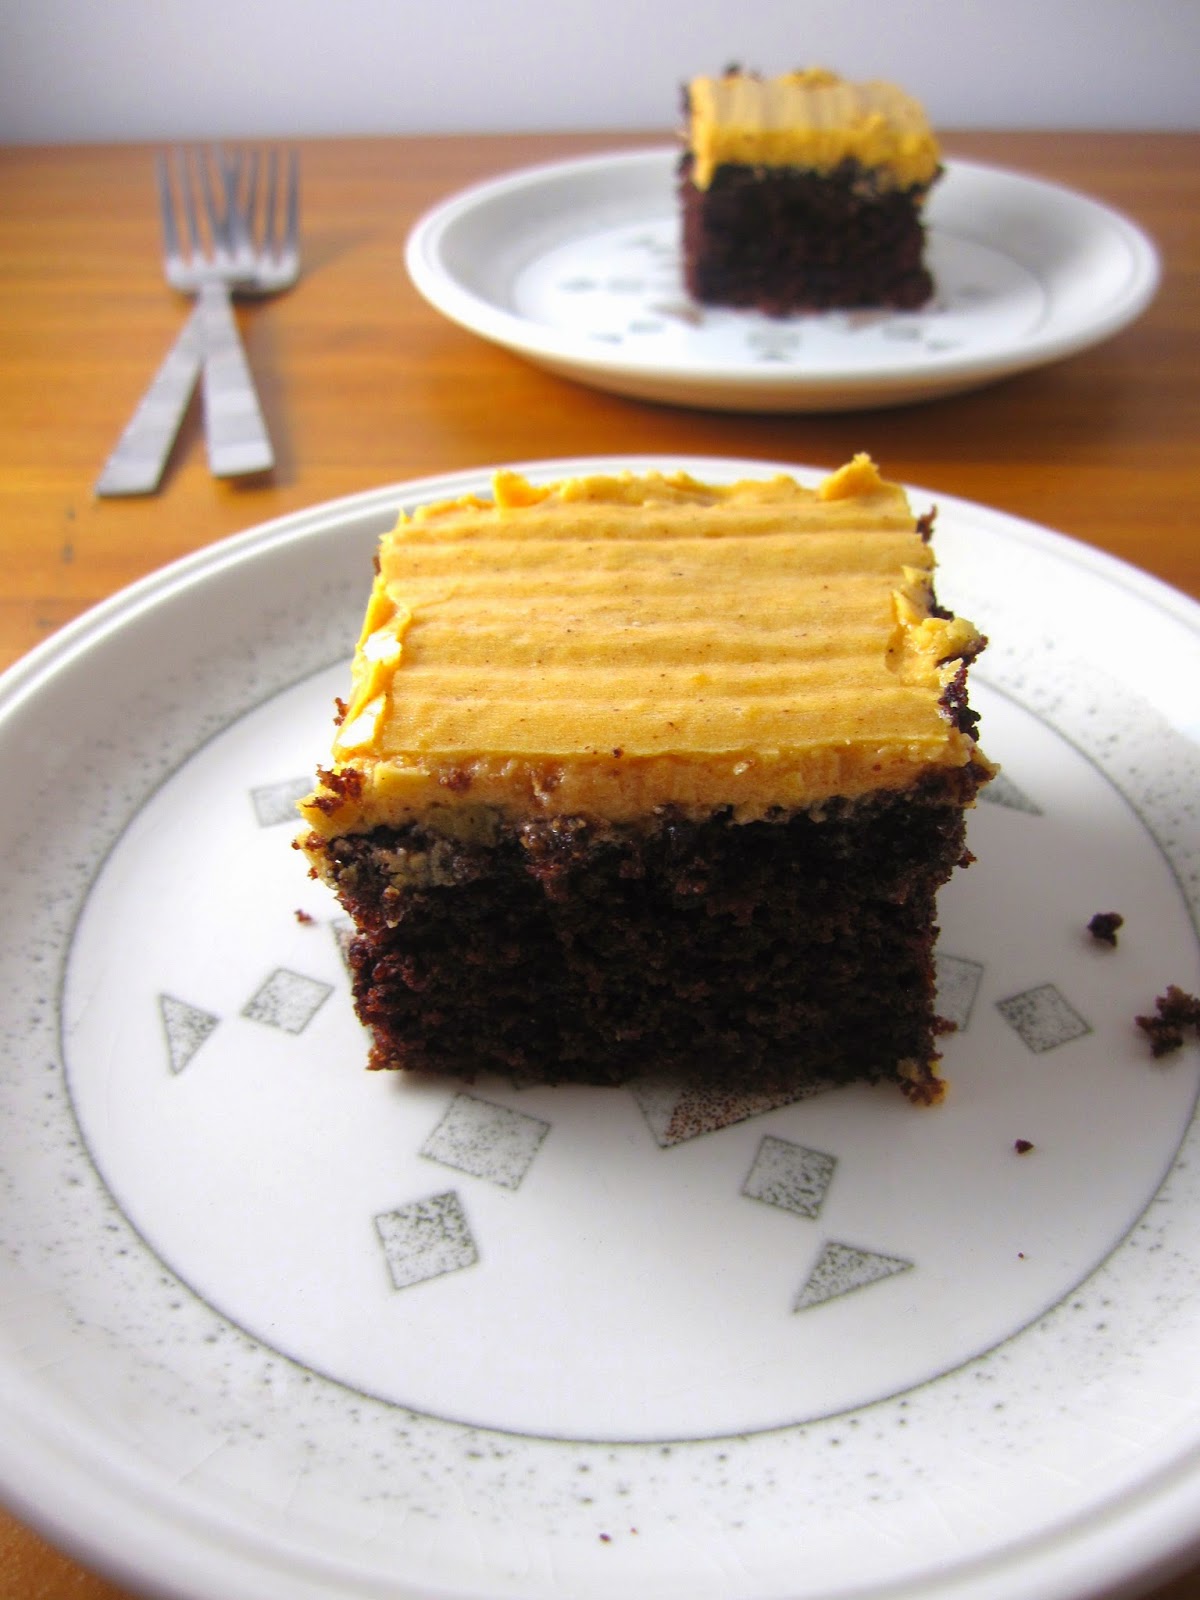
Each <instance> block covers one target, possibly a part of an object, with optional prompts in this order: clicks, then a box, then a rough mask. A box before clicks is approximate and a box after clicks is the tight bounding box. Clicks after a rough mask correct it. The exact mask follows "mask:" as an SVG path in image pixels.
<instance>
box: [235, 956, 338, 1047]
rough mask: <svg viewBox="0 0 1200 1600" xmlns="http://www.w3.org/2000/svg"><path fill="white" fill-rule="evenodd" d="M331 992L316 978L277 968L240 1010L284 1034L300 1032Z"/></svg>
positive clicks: (251, 1019) (245, 1015)
mask: <svg viewBox="0 0 1200 1600" xmlns="http://www.w3.org/2000/svg"><path fill="white" fill-rule="evenodd" d="M332 993H333V989H332V987H331V986H330V985H329V984H327V983H322V982H321V981H320V980H319V979H318V978H306V977H305V976H304V974H303V973H301V972H289V971H288V969H287V968H286V967H277V968H276V969H275V971H274V972H273V973H272V974H271V976H270V977H269V978H268V979H267V980H266V982H265V983H264V984H263V985H262V986H261V988H260V989H259V990H258V992H257V993H256V994H254V995H253V996H252V997H251V998H250V999H249V1000H248V1001H247V1002H246V1004H245V1005H244V1006H243V1007H242V1015H243V1016H244V1017H249V1019H250V1021H251V1022H262V1023H265V1024H266V1026H267V1027H268V1028H282V1030H283V1031H284V1033H303V1032H304V1030H305V1028H307V1027H308V1025H309V1023H310V1022H311V1021H312V1019H313V1018H314V1017H315V1016H316V1014H317V1012H318V1011H319V1010H320V1009H321V1007H322V1006H323V1005H324V1004H325V1002H326V1000H328V998H329V996H330V995H331V994H332Z"/></svg>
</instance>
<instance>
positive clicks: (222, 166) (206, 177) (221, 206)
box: [196, 145, 235, 250]
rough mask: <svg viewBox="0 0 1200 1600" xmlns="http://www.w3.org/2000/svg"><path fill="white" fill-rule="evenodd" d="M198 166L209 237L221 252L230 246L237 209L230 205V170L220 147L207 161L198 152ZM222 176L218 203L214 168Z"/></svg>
mask: <svg viewBox="0 0 1200 1600" xmlns="http://www.w3.org/2000/svg"><path fill="white" fill-rule="evenodd" d="M196 165H197V166H198V167H199V169H200V192H201V194H202V195H203V197H204V215H205V217H206V218H207V220H208V231H209V236H210V238H211V240H212V243H213V247H214V248H215V249H216V250H220V249H221V248H222V247H224V246H226V245H228V244H229V242H230V239H229V231H230V225H231V219H232V214H233V211H234V209H235V208H233V207H231V206H230V204H229V169H228V165H227V163H226V160H225V154H224V152H223V151H222V149H221V147H220V145H215V146H214V147H213V151H212V156H211V158H209V159H206V157H205V155H204V152H203V151H200V150H198V151H197V152H196ZM214 165H215V166H216V169H217V171H218V172H219V173H220V174H221V201H220V202H218V200H217V194H216V190H215V188H214V186H213V166H214Z"/></svg>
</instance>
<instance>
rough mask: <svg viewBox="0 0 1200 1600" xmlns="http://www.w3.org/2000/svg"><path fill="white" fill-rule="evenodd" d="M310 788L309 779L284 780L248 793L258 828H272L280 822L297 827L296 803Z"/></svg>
mask: <svg viewBox="0 0 1200 1600" xmlns="http://www.w3.org/2000/svg"><path fill="white" fill-rule="evenodd" d="M311 788H312V779H311V778H285V779H284V780H283V782H282V783H265V784H263V785H261V787H259V788H257V789H251V791H250V803H251V805H252V806H253V807H254V815H255V816H256V817H257V818H258V825H259V827H260V828H274V827H277V826H278V825H279V823H281V822H294V823H296V825H297V826H299V822H300V819H299V817H298V816H297V815H296V802H297V801H298V800H303V799H304V796H305V795H306V794H308V792H309V790H310V789H311Z"/></svg>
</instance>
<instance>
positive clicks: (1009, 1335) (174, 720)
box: [0, 461, 1200, 1600]
mask: <svg viewBox="0 0 1200 1600" xmlns="http://www.w3.org/2000/svg"><path fill="white" fill-rule="evenodd" d="M622 464H630V465H640V464H644V463H636V462H635V463H622ZM653 464H655V465H660V466H661V465H669V464H681V465H684V466H687V467H690V468H691V470H693V471H696V472H699V473H701V474H708V475H711V476H713V477H717V478H724V477H728V476H732V475H734V474H736V473H738V472H739V471H740V472H742V473H744V472H746V471H751V472H753V471H756V470H762V469H763V464H762V463H744V462H743V463H735V462H728V461H717V462H710V461H703V462H695V461H693V462H682V463H663V462H661V461H659V462H655V463H653ZM583 465H586V464H581V463H578V462H571V463H543V464H541V465H539V466H536V467H535V468H534V469H533V470H534V471H535V472H536V473H537V474H538V475H557V474H559V473H561V472H563V471H577V470H580V468H581V466H583ZM607 465H612V463H607ZM487 484H488V475H487V474H485V473H483V472H472V473H461V474H457V475H455V476H453V477H447V478H442V479H437V480H426V481H424V482H422V483H418V484H410V485H406V486H403V487H399V488H396V489H389V490H381V491H376V492H373V493H371V494H367V495H364V496H362V497H358V498H355V499H350V500H346V501H342V502H340V503H337V504H334V505H331V506H325V507H319V508H317V509H316V510H313V511H310V512H307V513H303V514H300V515H297V516H293V517H289V518H286V519H284V520H282V521H280V522H277V523H273V524H271V525H268V526H266V527H264V528H261V529H258V530H256V531H253V532H251V533H248V534H245V535H243V536H241V537H239V538H236V539H233V540H230V541H228V542H226V543H223V544H219V545H216V546H214V547H212V548H211V549H208V550H205V551H202V552H201V553H199V554H197V555H195V556H193V557H191V558H189V559H188V560H186V561H184V562H182V563H180V564H178V565H176V566H173V567H170V568H167V569H166V570H164V571H163V572H161V573H159V574H157V575H156V576H154V577H152V578H150V579H148V580H147V581H145V582H143V583H141V584H139V585H137V586H136V587H134V588H132V589H130V590H128V591H126V592H125V593H123V594H120V595H118V596H117V597H116V598H115V599H113V600H111V601H109V602H107V603H106V604H104V605H102V606H100V607H99V608H98V609H96V610H95V611H93V612H92V613H91V614H90V615H88V616H86V617H84V618H83V619H81V620H80V621H79V622H78V623H76V624H74V625H73V626H71V627H68V628H67V629H65V630H64V631H63V632H62V633H61V634H60V635H58V636H57V637H56V638H55V639H54V640H52V641H50V642H49V643H48V644H47V645H45V646H44V647H42V648H41V649H39V650H37V651H35V652H34V653H33V654H32V655H31V656H29V657H28V658H27V659H26V660H25V661H24V662H22V663H20V664H18V665H17V666H16V667H15V668H14V669H12V670H11V671H10V672H9V673H8V675H7V676H6V677H5V678H4V679H3V681H2V682H0V756H2V760H3V770H4V774H5V782H4V785H3V792H2V802H0V803H2V805H3V816H4V826H3V841H4V846H3V848H4V856H3V863H2V867H0V874H2V876H0V883H2V885H3V896H4V907H5V916H4V920H3V929H2V933H0V939H2V941H3V943H2V947H0V1008H2V1011H0V1018H2V1026H0V1106H2V1116H3V1120H2V1121H0V1486H2V1488H3V1494H4V1496H5V1498H7V1499H8V1500H9V1502H10V1503H11V1504H12V1505H13V1506H14V1508H15V1509H16V1510H17V1511H18V1512H19V1513H20V1514H22V1515H24V1516H25V1517H27V1518H29V1519H30V1520H32V1521H33V1522H35V1523H36V1524H38V1525H40V1526H41V1527H43V1528H44V1529H46V1530H47V1531H48V1532H49V1533H50V1534H51V1535H52V1536H53V1537H55V1538H57V1539H59V1540H60V1541H62V1542H64V1543H65V1544H67V1545H68V1547H70V1548H71V1549H73V1550H74V1551H75V1552H76V1553H77V1554H78V1555H79V1556H80V1557H81V1558H82V1559H84V1560H85V1561H88V1562H92V1563H95V1564H98V1565H100V1566H102V1567H103V1568H105V1569H106V1570H108V1571H110V1572H113V1573H115V1574H116V1575H117V1576H119V1577H121V1578H124V1579H125V1580H126V1581H127V1582H130V1583H136V1584H139V1585H143V1586H145V1587H147V1588H149V1589H151V1590H153V1591H154V1592H161V1593H163V1594H170V1595H171V1596H174V1597H194V1600H212V1596H214V1595H220V1596H221V1597H222V1600H306V1597H312V1600H317V1597H320V1600H333V1597H334V1596H338V1597H346V1596H361V1597H380V1600H382V1597H384V1596H388V1597H392V1600H414V1597H416V1596H422V1597H428V1596H430V1595H432V1594H434V1593H436V1594H438V1595H442V1596H454V1597H460V1600H461V1597H475V1600H478V1597H487V1600H500V1597H508V1600H512V1597H520V1600H627V1597H636V1600H668V1597H670V1600H817V1597H821V1600H828V1597H831V1596H843V1595H850V1594H853V1595H854V1596H856V1597H857V1600H887V1597H895V1600H899V1597H911V1600H916V1597H920V1600H981V1597H1004V1600H1018V1597H1019V1600H1038V1597H1052V1596H1053V1597H1067V1596H1072V1597H1075V1596H1080V1597H1081V1596H1084V1595H1087V1596H1089V1597H1092V1596H1096V1595H1099V1594H1102V1593H1104V1592H1106V1591H1107V1590H1108V1589H1109V1588H1116V1587H1118V1586H1120V1585H1123V1584H1128V1583H1131V1582H1136V1581H1141V1580H1144V1579H1145V1578H1147V1577H1148V1576H1149V1575H1150V1574H1152V1573H1156V1572H1158V1571H1159V1570H1162V1569H1164V1568H1165V1567H1166V1566H1169V1565H1171V1564H1172V1563H1176V1562H1179V1561H1181V1560H1183V1559H1185V1558H1187V1557H1188V1556H1189V1554H1190V1553H1191V1550H1192V1547H1193V1543H1194V1541H1195V1537H1196V1529H1197V1527H1200V1388H1198V1387H1197V1384H1196V1381H1195V1379H1196V1350H1197V1347H1198V1344H1200V1123H1198V1121H1197V1118H1196V1097H1197V1084H1198V1063H1197V1054H1198V1053H1197V1050H1196V1048H1195V1046H1194V1045H1189V1046H1188V1047H1187V1048H1186V1049H1185V1050H1184V1051H1183V1052H1181V1053H1180V1054H1178V1055H1176V1056H1172V1057H1167V1058H1165V1059H1164V1060H1163V1061H1162V1062H1159V1063H1155V1062H1153V1061H1152V1060H1151V1059H1150V1056H1149V1053H1148V1050H1147V1047H1146V1043H1145V1040H1144V1039H1143V1038H1142V1036H1141V1035H1140V1033H1139V1032H1138V1030H1137V1029H1136V1027H1135V1026H1134V1024H1133V1018H1134V1016H1135V1015H1136V1014H1138V1013H1140V1012H1145V1011H1147V1010H1149V1009H1150V1008H1151V1007H1152V1005H1153V1001H1154V997H1155V996H1156V995H1157V994H1159V993H1161V992H1162V991H1163V989H1164V988H1165V986H1166V984H1168V983H1170V982H1175V983H1179V984H1181V985H1182V986H1184V987H1185V988H1191V989H1193V990H1194V989H1195V988H1196V980H1197V934H1196V913H1197V907H1198V903H1200V870H1198V867H1200V830H1198V828H1197V822H1196V814H1195V803H1196V795H1197V794H1200V752H1198V744H1200V727H1197V725H1196V723H1195V721H1194V720H1190V719H1194V717H1195V706H1194V694H1193V692H1192V691H1193V688H1194V685H1195V683H1196V681H1197V677H1198V672H1200V615H1198V609H1197V607H1196V606H1195V605H1193V604H1192V603H1191V602H1190V601H1188V600H1186V599H1184V598H1183V597H1181V596H1180V595H1178V594H1176V593H1174V592H1173V591H1171V590H1168V589H1166V588H1164V587H1163V586H1161V585H1160V584H1158V583H1156V582H1154V581H1153V580H1151V579H1149V578H1147V577H1145V576H1144V575H1141V574H1139V573H1136V572H1134V571H1132V570H1131V569H1129V568H1126V567H1124V566H1122V565H1120V564H1118V563H1116V562H1114V561H1112V560H1111V559H1109V558H1107V557H1104V556H1101V555H1098V554H1096V553H1095V552H1093V551H1089V550H1087V549H1086V548H1083V547H1081V546H1079V545H1077V544H1074V543H1072V542H1071V541H1069V540H1066V539H1063V538H1061V537H1059V536H1057V535H1055V534H1052V533H1048V532H1046V531H1044V530H1041V529H1038V528H1035V527H1031V526H1029V525H1028V524H1025V523H1021V522H1017V521H1015V520H1014V519H1012V518H1009V517H1006V516H1003V515H1001V514H1000V513H998V512H995V511H989V510H985V509H982V508H980V507H978V506H973V505H969V504H966V503H963V502H956V501H951V500H946V499H944V498H942V499H941V509H940V515H939V531H938V546H939V551H940V555H941V560H942V570H941V578H940V589H941V593H942V596H943V598H944V599H945V600H946V601H947V602H948V603H950V604H952V605H954V606H956V607H957V608H959V609H960V610H962V611H963V612H965V613H966V614H967V615H970V616H972V617H974V618H977V619H978V620H979V621H980V622H981V623H982V624H983V625H984V626H985V627H986V628H987V630H988V632H989V634H990V636H991V641H992V642H991V645H990V647H989V650H988V653H987V654H986V656H985V657H984V658H983V661H982V662H981V663H980V665H979V666H978V668H977V669H976V674H975V691H974V699H975V701H976V703H977V704H978V705H979V707H980V708H981V709H982V711H983V714H984V729H985V737H986V746H987V748H988V749H989V751H990V752H991V753H992V754H993V755H994V756H995V757H996V758H998V759H999V760H1001V761H1002V762H1003V763H1004V768H1005V772H1004V776H1003V777H1002V778H1001V779H999V780H997V783H996V785H995V786H994V788H993V790H992V791H991V800H990V802H989V803H986V804H981V805H980V806H979V808H978V810H977V811H976V812H975V813H974V814H973V817H972V821H971V834H970V837H971V843H972V847H973V849H974V850H975V852H976V854H977V857H978V860H977V862H976V864H975V865H974V866H973V867H971V869H970V870H969V871H968V872H965V873H961V874H959V875H958V877H957V878H956V880H955V882H954V884H953V885H952V886H951V888H950V889H949V890H947V891H946V893H945V894H944V896H943V900H942V905H941V920H942V924H943V930H944V931H943V938H942V971H941V976H942V980H943V1003H944V1006H945V1008H946V1009H947V1010H948V1011H949V1012H950V1013H951V1014H953V1015H954V1016H955V1017H956V1018H957V1019H958V1021H959V1023H960V1029H959V1031H958V1033H956V1034H955V1035H953V1036H952V1037H951V1038H950V1039H949V1040H948V1042H947V1057H946V1068H947V1071H948V1075H949V1078H950V1080H951V1091H950V1095H949V1098H948V1100H947V1103H946V1104H945V1105H944V1106H943V1107H941V1108H940V1109H937V1110H935V1111H918V1110H915V1109H914V1108H912V1107H911V1106H909V1105H908V1103H907V1102H906V1101H904V1100H903V1098H902V1097H901V1096H900V1095H899V1094H898V1093H897V1092H895V1091H894V1090H889V1089H884V1088H881V1089H877V1090H868V1089H846V1090H841V1091H837V1092H831V1093H826V1094H822V1095H817V1096H812V1097H810V1098H808V1099H805V1100H802V1101H799V1102H796V1103H793V1104H789V1105H779V1106H775V1107H773V1108H769V1109H768V1108H764V1107H763V1106H761V1105H754V1104H749V1103H732V1104H730V1105H728V1106H726V1107H725V1108H724V1109H723V1110H721V1111H714V1109H713V1108H712V1106H711V1104H710V1105H708V1106H707V1107H697V1106H695V1105H689V1104H688V1103H687V1101H686V1098H684V1099H680V1098H679V1097H678V1096H675V1095H672V1094H669V1093H668V1092H666V1091H664V1090H663V1089H661V1088H658V1089H650V1088H646V1087H642V1088H640V1089H637V1090H634V1089H622V1090H595V1091H589V1090H580V1089H562V1090H526V1091H523V1092H517V1091H514V1090H513V1089H511V1088H510V1087H507V1086H506V1085H504V1084H501V1083H498V1082H494V1081H481V1082H479V1083H476V1084H475V1085H473V1086H469V1087H454V1086H450V1085H441V1084H436V1083H430V1082H407V1081H401V1080H399V1079H397V1078H395V1077H392V1076H389V1075H378V1074H368V1073H366V1072H365V1071H364V1070H363V1063H364V1058H365V1051H364V1041H363V1037H362V1035H361V1033H360V1031H359V1029H358V1026H357V1024H356V1023H355V1021H354V1019H353V1016H352V1013H351V1009H350V1004H349V998H348V990H347V983H346V980H345V975H344V970H343V966H342V958H341V946H340V942H339V940H340V935H341V932H342V929H341V924H340V921H339V913H338V908H337V907H336V906H335V904H334V903H333V902H332V901H331V900H330V899H329V898H328V897H327V896H326V894H325V892H324V891H323V890H322V889H321V888H320V887H319V886H318V885H316V884H314V883H313V882H311V881H310V880H309V879H308V878H307V876H306V874H305V872H304V870H303V862H302V858H301V857H300V856H298V855H297V854H296V853H295V852H294V851H293V850H291V849H290V848H289V839H290V837H291V835H292V832H293V812H292V801H293V799H294V796H295V794H296V792H297V791H298V789H300V788H301V787H303V786H304V785H305V784H306V783H307V780H308V775H309V774H310V773H311V772H312V769H313V767H314V766H315V764H316V763H317V762H318V761H320V760H321V759H322V758H323V756H324V753H325V751H326V750H327V747H328V740H329V737H330V733H331V712H332V700H333V696H334V695H335V694H336V693H338V692H339V691H340V690H343V689H344V686H345V671H346V658H347V654H348V649H349V645H350V641H351V640H352V639H353V638H354V636H355V635H356V632H357V628H358V622H359V616H360V610H361V606H362V604H363V600H364V596H365V593H366V588H367V584H368V581H369V573H370V562H371V555H372V551H373V546H374V542H375V539H376V536H377V535H378V533H379V532H380V531H381V529H383V528H384V527H385V526H386V525H387V524H388V523H389V522H390V520H391V518H392V516H393V514H394V511H395V509H396V507H397V506H398V505H399V504H410V503H412V502H416V501H421V500H425V499H429V498H442V497H445V496H449V495H457V494H460V493H463V492H466V491H467V490H476V491H485V490H486V488H487ZM914 497H915V500H916V503H917V504H918V505H919V506H922V507H923V506H924V505H926V504H927V503H928V502H929V501H930V500H931V499H932V496H931V495H928V494H927V493H925V492H924V491H920V490H918V491H914ZM1109 910H1116V911H1119V912H1121V913H1122V914H1123V915H1124V917H1125V919H1126V920H1125V926H1124V928H1123V929H1122V931H1121V935H1120V942H1119V944H1118V946H1117V948H1115V949H1109V948H1106V947H1103V946H1101V945H1099V944H1097V943H1096V942H1095V941H1093V940H1092V939H1091V938H1090V937H1089V936H1088V935H1087V933H1086V932H1085V926H1086V923H1087V922H1088V920H1089V918H1090V917H1091V915H1092V914H1093V913H1094V912H1097V911H1109ZM297 912H300V913H302V916H301V917H300V918H298V917H297V915H296V913H297ZM647 1065H648V1066H650V1065H652V1064H651V1063H648V1064H647ZM1018 1140H1029V1141H1031V1142H1032V1144H1033V1146H1034V1148H1033V1149H1032V1150H1029V1151H1027V1152H1026V1153H1024V1154H1018V1153H1017V1151H1016V1148H1015V1146H1016V1142H1017V1141H1018Z"/></svg>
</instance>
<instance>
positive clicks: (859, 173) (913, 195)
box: [679, 154, 933, 316]
mask: <svg viewBox="0 0 1200 1600" xmlns="http://www.w3.org/2000/svg"><path fill="white" fill-rule="evenodd" d="M691 169H692V157H691V155H690V154H689V155H685V156H684V157H683V158H682V161H681V166H680V174H679V192H680V200H681V206H682V213H683V255H684V276H685V280H686V283H687V288H688V291H689V293H690V294H691V295H692V296H693V297H694V298H695V299H697V300H699V301H701V302H703V303H706V304H711V305H728V306H736V307H741V308H754V309H757V310H760V311H764V312H767V313H768V314H770V315H775V316H779V315H784V314H786V313H788V312H791V311H814V310H815V311H820V310H831V309H835V308H843V309H845V308H852V307H865V306H885V307H891V308H895V309H900V310H913V309H915V308H916V307H918V306H922V305H924V304H925V302H926V301H927V300H928V299H929V297H930V296H931V295H932V293H933V279H932V277H931V276H930V274H929V272H928V270H927V269H926V267H925V265H924V263H923V259H922V256H923V251H924V245H925V230H924V226H923V224H922V220H921V205H922V202H923V201H924V198H925V195H926V193H927V192H928V187H929V186H928V185H922V186H919V187H916V188H910V189H903V190H897V189H890V190H889V189H880V188H879V187H878V186H877V184H876V183H875V181H874V179H873V177H872V174H871V173H870V172H869V171H867V170H865V169H864V168H863V167H861V166H860V165H859V164H858V163H857V162H855V161H844V162H842V163H841V165H840V166H838V167H837V168H835V169H834V171H832V172H830V173H827V174H819V173H815V172H809V171H804V170H801V169H799V168H793V167H780V168H764V167H751V166H741V165H735V164H725V165H722V166H719V167H717V169H716V170H715V172H714V173H713V178H712V182H711V184H710V185H709V187H708V188H707V189H698V188H697V187H696V185H695V184H694V183H693V182H692V181H691Z"/></svg>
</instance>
